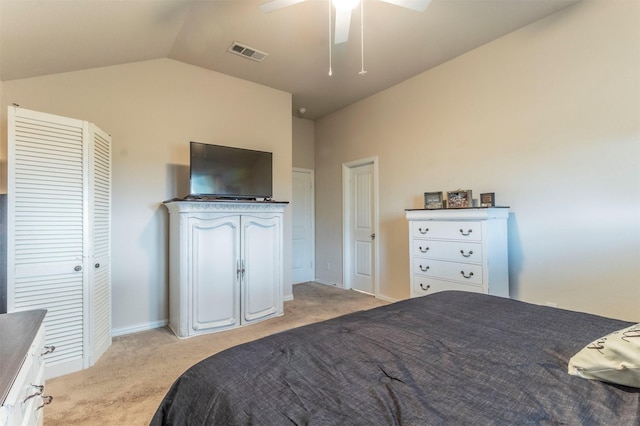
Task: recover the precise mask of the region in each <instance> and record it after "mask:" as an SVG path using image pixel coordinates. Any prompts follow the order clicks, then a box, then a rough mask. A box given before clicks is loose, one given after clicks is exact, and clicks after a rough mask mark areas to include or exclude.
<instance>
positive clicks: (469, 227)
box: [411, 220, 482, 241]
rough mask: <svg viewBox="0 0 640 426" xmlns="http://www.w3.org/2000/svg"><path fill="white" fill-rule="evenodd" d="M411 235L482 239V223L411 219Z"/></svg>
mask: <svg viewBox="0 0 640 426" xmlns="http://www.w3.org/2000/svg"><path fill="white" fill-rule="evenodd" d="M411 236H412V237H414V238H435V239H441V240H465V241H482V224H481V223H480V222H473V221H451V222H449V221H442V222H436V221H430V220H425V221H413V222H411Z"/></svg>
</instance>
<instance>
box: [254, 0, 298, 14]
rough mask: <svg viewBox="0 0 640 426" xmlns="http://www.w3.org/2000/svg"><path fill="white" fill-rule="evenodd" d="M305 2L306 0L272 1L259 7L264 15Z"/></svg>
mask: <svg viewBox="0 0 640 426" xmlns="http://www.w3.org/2000/svg"><path fill="white" fill-rule="evenodd" d="M303 1H305V0H272V1H269V2H267V3H262V4H261V5H260V6H259V7H260V10H261V11H263V12H264V13H269V12H273V11H274V10H278V9H282V8H284V7H287V6H293V5H294V4H298V3H302V2H303Z"/></svg>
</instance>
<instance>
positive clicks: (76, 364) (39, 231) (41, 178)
mask: <svg viewBox="0 0 640 426" xmlns="http://www.w3.org/2000/svg"><path fill="white" fill-rule="evenodd" d="M7 128H8V182H7V183H8V185H7V217H8V221H7V311H8V312H17V311H26V310H30V309H46V310H47V315H46V317H45V319H44V325H45V329H46V335H45V344H46V345H47V346H55V348H56V349H55V351H53V352H52V353H51V354H49V355H47V356H46V357H45V361H46V363H47V370H46V371H47V377H55V376H60V375H62V374H67V373H71V372H74V371H78V370H81V369H84V368H88V367H90V366H92V365H93V364H94V363H95V362H96V360H97V359H98V358H99V357H100V356H101V355H102V354H103V353H104V351H105V350H106V349H107V348H108V347H109V346H110V345H111V266H110V260H111V259H110V258H111V243H110V237H111V235H110V234H111V136H110V135H108V134H107V133H105V132H104V131H102V130H100V129H99V128H97V127H96V126H95V125H94V124H92V123H89V122H87V121H82V120H77V119H73V118H67V117H61V116H57V115H52V114H47V113H42V112H36V111H31V110H27V109H24V108H20V107H17V106H10V107H9V111H8V115H7Z"/></svg>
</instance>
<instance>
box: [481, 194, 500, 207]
mask: <svg viewBox="0 0 640 426" xmlns="http://www.w3.org/2000/svg"><path fill="white" fill-rule="evenodd" d="M495 205H496V194H495V192H485V193H484V194H480V207H494V206H495Z"/></svg>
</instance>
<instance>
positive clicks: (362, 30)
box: [358, 0, 367, 75]
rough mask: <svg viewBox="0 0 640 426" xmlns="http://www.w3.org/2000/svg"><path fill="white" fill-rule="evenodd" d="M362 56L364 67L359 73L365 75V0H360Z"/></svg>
mask: <svg viewBox="0 0 640 426" xmlns="http://www.w3.org/2000/svg"><path fill="white" fill-rule="evenodd" d="M360 58H361V59H362V68H361V69H360V72H359V73H358V74H360V75H365V74H366V73H367V72H366V71H365V70H364V0H360Z"/></svg>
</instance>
